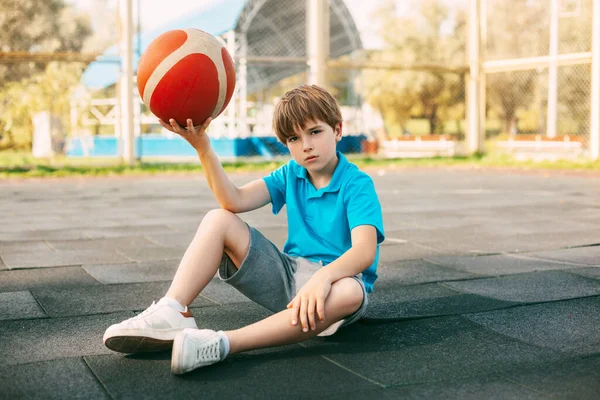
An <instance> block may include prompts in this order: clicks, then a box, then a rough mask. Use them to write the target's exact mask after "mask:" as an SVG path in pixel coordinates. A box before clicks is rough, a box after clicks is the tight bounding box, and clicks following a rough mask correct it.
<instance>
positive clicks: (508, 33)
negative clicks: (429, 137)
mask: <svg viewBox="0 0 600 400" xmlns="http://www.w3.org/2000/svg"><path fill="white" fill-rule="evenodd" d="M553 5H556V9H555V10H553ZM484 9H485V13H486V15H485V37H484V40H485V44H486V46H485V51H484V71H486V76H485V82H486V98H487V103H486V121H485V127H486V138H487V139H488V141H489V142H488V143H489V147H490V150H491V151H494V150H500V151H505V152H508V153H510V154H512V155H515V156H517V157H518V158H528V159H531V158H534V159H547V158H580V157H585V156H586V155H588V154H589V146H590V135H591V132H590V117H591V115H590V109H591V97H590V95H591V59H592V57H591V38H592V37H591V31H592V0H560V1H559V0H557V1H556V2H555V1H554V0H514V1H511V2H506V1H503V0H485V1H484ZM508 27H510V28H508ZM553 29H554V32H553ZM486 65H487V68H486Z"/></svg>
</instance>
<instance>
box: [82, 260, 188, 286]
mask: <svg viewBox="0 0 600 400" xmlns="http://www.w3.org/2000/svg"><path fill="white" fill-rule="evenodd" d="M179 262H180V259H173V260H159V261H144V262H140V263H127V264H106V265H84V266H83V269H84V270H85V271H86V272H87V273H88V274H90V275H91V276H93V277H94V278H95V279H96V280H98V281H99V282H102V283H106V284H109V283H136V282H158V281H171V280H173V277H174V276H175V272H176V271H177V267H178V266H179Z"/></svg>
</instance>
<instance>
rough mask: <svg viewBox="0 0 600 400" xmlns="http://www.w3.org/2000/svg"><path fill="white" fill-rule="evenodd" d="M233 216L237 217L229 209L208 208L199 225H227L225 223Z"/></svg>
mask: <svg viewBox="0 0 600 400" xmlns="http://www.w3.org/2000/svg"><path fill="white" fill-rule="evenodd" d="M233 218H237V216H236V215H235V214H234V213H232V212H231V211H228V210H224V209H222V208H215V209H214V210H210V211H209V212H207V213H206V215H205V216H204V218H203V219H202V223H201V225H206V224H208V225H210V226H211V227H212V228H218V227H223V228H225V227H226V226H227V223H228V222H230V221H231V220H232V219H233Z"/></svg>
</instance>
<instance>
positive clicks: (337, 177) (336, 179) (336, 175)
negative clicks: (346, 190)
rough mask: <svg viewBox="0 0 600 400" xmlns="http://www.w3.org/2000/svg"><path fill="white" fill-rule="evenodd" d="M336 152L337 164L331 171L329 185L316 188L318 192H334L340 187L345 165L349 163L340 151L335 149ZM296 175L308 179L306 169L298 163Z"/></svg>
mask: <svg viewBox="0 0 600 400" xmlns="http://www.w3.org/2000/svg"><path fill="white" fill-rule="evenodd" d="M336 154H337V157H338V160H339V162H338V165H337V166H336V167H335V170H334V171H333V176H332V177H331V181H330V182H329V185H327V186H325V187H324V188H321V189H319V190H317V193H319V194H323V193H327V192H336V191H338V190H339V189H340V186H341V184H342V177H343V176H344V171H345V170H346V167H347V166H348V164H349V163H348V160H347V159H346V157H345V156H344V155H343V154H342V153H340V152H339V151H337V152H336ZM296 175H297V176H298V177H299V178H303V179H306V180H307V181H308V171H307V170H306V168H304V167H301V166H299V165H298V169H297V171H296ZM311 185H312V184H311Z"/></svg>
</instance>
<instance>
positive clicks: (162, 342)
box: [102, 302, 197, 353]
mask: <svg viewBox="0 0 600 400" xmlns="http://www.w3.org/2000/svg"><path fill="white" fill-rule="evenodd" d="M185 328H197V326H196V321H195V320H194V317H193V316H192V313H191V312H190V311H189V310H188V308H187V307H186V308H185V311H183V312H181V311H177V310H175V309H174V308H173V307H171V306H169V305H167V304H161V303H158V304H156V303H154V302H153V303H152V305H151V306H150V307H148V308H147V309H146V310H145V311H143V312H141V313H140V314H139V315H136V316H135V317H133V318H129V319H127V320H125V321H123V322H121V323H118V324H115V325H111V326H110V327H109V328H108V329H107V330H106V332H105V333H104V337H103V338H102V341H103V342H104V345H105V346H106V347H108V348H109V349H111V350H114V351H118V352H120V353H143V352H150V351H163V350H169V349H170V348H171V346H172V345H173V339H175V336H176V335H177V334H178V333H180V332H181V331H182V330H184V329H185Z"/></svg>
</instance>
